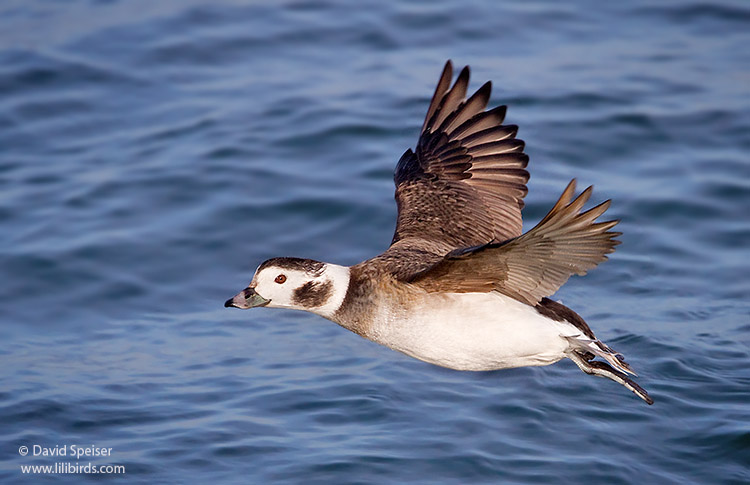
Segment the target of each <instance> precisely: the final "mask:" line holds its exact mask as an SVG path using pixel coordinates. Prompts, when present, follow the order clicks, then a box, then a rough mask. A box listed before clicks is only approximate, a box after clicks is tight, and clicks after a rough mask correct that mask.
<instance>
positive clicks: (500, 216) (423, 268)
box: [358, 61, 620, 306]
mask: <svg viewBox="0 0 750 485" xmlns="http://www.w3.org/2000/svg"><path fill="white" fill-rule="evenodd" d="M451 76H452V65H451V63H450V61H449V62H448V63H446V65H445V69H444V70H443V74H442V75H441V77H440V81H439V82H438V86H437V89H436V90H435V94H434V95H433V97H432V101H431V102H430V106H429V108H428V110H427V116H426V117H425V121H424V124H423V125H422V132H421V135H420V137H419V141H418V143H417V149H416V151H412V150H407V152H406V153H405V154H404V155H403V156H402V157H401V160H400V161H399V163H398V165H397V167H396V172H395V175H394V180H395V183H396V203H397V205H398V220H397V223H396V231H395V234H394V236H393V241H392V243H391V246H390V248H388V250H387V251H385V252H384V253H383V254H381V255H379V256H377V257H375V258H373V259H371V260H369V261H366V262H364V263H361V264H360V265H358V266H363V265H367V266H368V267H369V268H370V271H372V270H373V269H376V270H377V271H379V272H380V273H385V274H389V275H390V276H392V277H393V278H395V279H396V280H397V281H401V282H408V283H412V284H414V285H417V286H419V287H421V288H422V289H424V290H426V291H428V292H435V291H446V292H458V293H461V292H489V291H499V292H501V293H503V294H505V295H508V296H510V297H512V298H515V299H516V300H519V301H521V302H523V303H526V304H529V305H532V306H534V305H536V304H537V303H539V301H540V300H541V299H542V298H543V297H545V296H550V295H552V294H553V293H554V292H555V291H556V290H557V289H558V288H559V287H560V286H561V285H562V284H563V283H565V281H567V279H568V278H569V277H570V276H571V275H572V274H579V275H582V274H585V272H586V270H588V269H591V268H593V267H594V266H596V265H597V264H598V263H600V262H601V261H604V260H605V259H606V256H605V254H607V253H610V252H612V251H613V250H614V246H615V245H616V244H618V243H619V242H618V241H616V240H615V239H614V237H616V236H618V235H619V234H620V233H617V232H607V230H608V229H610V228H611V227H613V226H614V225H615V224H617V221H608V222H603V223H595V222H594V220H595V219H596V218H597V217H598V216H600V215H601V214H602V213H603V212H604V211H605V210H606V209H607V207H608V206H609V201H607V202H604V203H603V204H600V205H598V206H596V207H594V208H593V209H590V210H589V211H587V212H584V213H580V212H581V209H582V207H583V204H584V203H585V202H586V201H587V200H588V198H589V197H590V195H591V187H589V188H588V189H586V190H585V191H584V192H583V193H582V194H581V195H580V196H579V197H578V198H576V199H575V200H573V201H572V202H571V199H572V196H573V193H574V191H575V180H574V181H571V183H570V184H569V185H568V187H567V188H566V189H565V191H564V192H563V194H562V195H561V197H560V200H558V202H557V204H555V206H554V207H553V208H552V210H551V211H550V212H549V214H547V216H546V217H545V218H544V219H543V220H542V221H541V222H540V223H539V224H538V225H537V226H536V227H535V228H534V229H532V230H531V231H529V232H527V233H526V234H523V235H522V222H521V209H522V208H523V197H524V196H525V195H526V192H527V189H526V182H527V181H528V178H529V174H528V172H527V171H526V170H525V167H526V165H527V163H528V156H526V154H524V153H523V147H524V143H523V141H521V140H518V139H516V138H515V135H516V132H517V130H518V129H517V127H516V126H514V125H502V122H503V120H504V118H505V111H506V108H505V106H499V107H497V108H493V109H491V110H489V111H485V108H486V106H487V102H488V100H489V97H490V91H491V85H490V83H486V84H484V85H483V86H482V87H481V88H480V89H479V90H478V91H477V92H476V93H474V94H473V95H472V96H471V97H469V99H465V97H466V92H467V86H468V82H469V69H468V67H465V68H464V69H463V70H462V71H461V73H460V74H459V76H458V79H457V80H456V82H455V84H454V85H453V87H450V80H451Z"/></svg>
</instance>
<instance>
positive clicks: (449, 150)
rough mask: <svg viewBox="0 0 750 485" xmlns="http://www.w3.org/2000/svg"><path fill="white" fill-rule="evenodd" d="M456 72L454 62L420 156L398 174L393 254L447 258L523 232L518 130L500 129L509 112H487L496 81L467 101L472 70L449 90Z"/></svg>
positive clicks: (433, 106) (404, 160)
mask: <svg viewBox="0 0 750 485" xmlns="http://www.w3.org/2000/svg"><path fill="white" fill-rule="evenodd" d="M452 72H453V68H452V64H451V62H450V61H448V62H447V63H446V65H445V69H444V70H443V74H442V76H441V77H440V81H439V82H438V85H437V89H436V90H435V94H434V95H433V97H432V101H431V103H430V107H429V109H428V110H427V116H426V117H425V121H424V124H423V126H422V133H421V135H420V137H419V142H418V144H417V148H416V151H412V150H411V149H410V150H407V152H406V153H404V155H403V156H402V157H401V160H400V161H399V162H398V166H397V167H396V172H395V174H394V181H395V183H396V202H397V204H398V221H397V224H396V232H395V234H394V236H393V241H392V242H391V245H392V247H393V246H397V247H396V248H394V249H401V248H411V249H414V248H419V249H420V250H423V251H426V252H429V253H432V254H439V255H441V256H442V255H444V254H446V253H447V252H449V251H452V250H454V249H458V248H465V247H470V246H477V245H481V244H487V243H497V242H502V241H506V240H508V239H511V238H514V237H517V236H520V235H521V232H522V224H521V209H522V207H523V198H524V196H525V195H526V193H527V189H526V182H527V181H528V179H529V173H528V172H527V171H526V170H525V167H526V165H527V164H528V160H529V158H528V156H527V155H526V154H524V153H523V148H524V143H523V141H521V140H518V139H516V138H515V136H516V133H517V131H518V127H517V126H514V125H503V124H502V122H503V120H504V118H505V110H506V107H505V106H498V107H496V108H493V109H491V110H488V111H485V108H486V106H487V102H488V101H489V98H490V91H491V89H492V85H491V83H490V82H487V83H486V84H484V85H483V86H482V87H481V88H479V90H478V91H477V92H476V93H474V94H473V95H472V96H471V97H469V98H468V99H466V89H467V86H468V84H469V68H468V67H464V68H463V70H462V71H461V73H460V74H459V75H458V79H457V80H456V82H455V84H454V85H453V87H450V81H451V78H452V77H453V74H452Z"/></svg>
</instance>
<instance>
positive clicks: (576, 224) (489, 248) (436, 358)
mask: <svg viewBox="0 0 750 485" xmlns="http://www.w3.org/2000/svg"><path fill="white" fill-rule="evenodd" d="M452 77H453V69H452V65H451V62H450V61H448V62H447V63H446V65H445V68H444V70H443V74H442V75H441V76H440V81H439V82H438V85H437V89H436V90H435V94H434V95H433V97H432V101H431V102H430V106H429V108H428V110H427V116H426V117H425V121H424V124H423V125H422V131H421V135H420V137H419V141H418V142H417V148H416V150H415V151H412V150H411V149H409V150H407V151H406V153H404V155H403V156H402V157H401V159H400V160H399V162H398V165H397V166H396V171H395V174H394V180H395V183H396V203H397V205H398V220H397V222H396V232H395V234H394V236H393V241H392V242H391V246H390V247H389V248H388V250H387V251H385V252H384V253H383V254H381V255H379V256H376V257H374V258H372V259H369V260H367V261H364V262H362V263H359V264H357V265H354V266H351V267H346V266H339V265H336V264H332V263H322V262H318V261H313V260H310V259H300V258H273V259H269V260H268V261H265V262H264V263H262V264H261V265H260V266H259V267H258V269H257V270H256V271H255V275H254V276H253V279H252V281H251V282H250V285H249V286H248V287H247V288H245V289H244V290H242V291H241V292H240V293H239V294H237V295H236V296H235V297H234V298H231V299H229V300H227V302H226V303H225V304H224V306H227V307H230V306H232V307H236V308H253V307H262V306H266V307H271V308H292V309H297V310H305V311H308V312H312V313H316V314H318V315H320V316H322V317H325V318H327V319H329V320H332V321H334V322H336V323H338V324H339V325H341V326H342V327H344V328H346V329H349V330H351V331H352V332H354V333H357V334H359V335H361V336H362V337H365V338H367V339H370V340H373V341H375V342H378V343H380V344H382V345H385V346H386V347H390V348H392V349H394V350H398V351H400V352H403V353H404V354H407V355H410V356H412V357H415V358H417V359H420V360H422V361H425V362H429V363H431V364H436V365H439V366H443V367H448V368H450V369H457V370H472V371H486V370H495V369H505V368H509V367H522V366H537V365H549V364H552V363H555V362H557V361H559V360H561V359H563V358H565V357H567V358H569V359H570V360H572V361H573V362H575V363H576V365H577V366H578V367H579V368H580V369H581V370H582V371H583V372H585V373H587V374H591V375H595V376H600V377H607V378H609V379H612V380H613V381H615V382H619V383H620V384H622V385H623V386H625V387H627V388H628V389H630V390H631V391H633V392H634V393H635V394H636V395H637V396H638V397H640V398H641V399H643V400H644V401H646V402H647V403H648V404H652V403H653V400H652V399H651V397H649V395H648V393H647V392H646V391H645V390H644V389H643V388H641V387H640V386H639V385H638V384H636V383H635V382H634V381H633V380H632V379H631V378H630V377H628V374H633V375H634V373H633V371H632V370H631V369H630V367H629V366H628V364H626V363H625V360H624V359H623V357H622V356H621V355H620V354H618V353H616V352H615V351H613V350H612V349H611V348H609V347H608V346H607V345H606V344H604V343H603V342H601V341H600V340H598V339H597V338H596V337H595V336H594V332H592V331H591V328H589V326H588V325H587V324H586V322H584V320H583V319H582V318H581V317H580V316H579V315H578V314H577V313H575V312H574V311H573V310H571V309H569V308H567V307H566V306H564V305H562V304H560V303H557V302H555V301H553V300H550V299H549V298H548V297H549V296H551V295H552V294H553V293H555V292H556V291H557V289H558V288H560V286H562V285H563V284H564V283H565V282H566V281H567V280H568V278H569V277H570V276H571V275H573V274H578V275H584V274H586V271H587V270H590V269H592V268H594V267H595V266H596V265H597V264H599V263H601V262H602V261H604V260H605V259H607V257H606V256H605V255H606V254H608V253H611V252H613V251H614V249H615V246H616V245H617V244H619V241H617V240H616V239H615V237H617V236H619V235H620V234H621V233H619V232H612V231H609V229H611V228H612V227H613V226H615V224H617V223H618V222H619V221H616V220H613V221H606V222H595V220H596V218H597V217H599V216H601V215H602V214H603V213H604V211H606V210H607V208H608V207H609V203H610V201H609V200H608V201H605V202H603V203H601V204H599V205H597V206H596V207H594V208H592V209H589V210H587V211H586V212H581V209H582V207H583V205H584V204H585V203H586V201H587V200H588V199H589V197H590V196H591V189H592V188H591V187H589V188H587V189H586V190H584V191H583V192H582V193H581V194H580V195H578V197H576V198H573V195H574V192H575V187H576V185H575V179H574V180H572V181H571V182H570V183H569V184H568V186H567V187H566V188H565V190H564V191H563V193H562V195H561V196H560V199H559V200H558V201H557V203H556V204H555V205H554V207H552V210H550V211H549V213H548V214H547V215H546V216H545V217H544V218H543V219H542V220H541V221H540V222H539V224H537V225H536V226H535V227H534V228H533V229H531V230H530V231H528V232H527V233H525V234H523V233H522V225H521V209H522V208H523V205H524V204H523V198H524V196H525V195H526V193H527V191H528V190H527V188H526V182H527V181H528V179H529V173H528V172H527V171H526V170H525V168H526V165H527V163H528V160H529V157H528V156H527V155H526V154H524V153H523V149H524V142H523V141H521V140H519V139H517V138H516V133H517V131H518V127H517V126H514V125H503V124H502V123H503V120H504V118H505V111H506V107H505V106H498V107H496V108H493V109H490V110H487V111H485V108H486V107H487V102H488V100H489V98H490V91H491V83H490V82H487V83H486V84H484V85H483V86H482V87H481V88H479V90H478V91H477V92H476V93H474V94H473V95H472V96H471V97H469V98H468V99H466V89H467V86H468V83H469V68H468V67H464V69H463V70H462V71H461V73H460V74H459V75H458V78H457V80H456V82H455V84H453V86H452V87H451V86H450V82H451V79H452ZM596 357H599V358H601V359H603V360H594V359H595V358H596Z"/></svg>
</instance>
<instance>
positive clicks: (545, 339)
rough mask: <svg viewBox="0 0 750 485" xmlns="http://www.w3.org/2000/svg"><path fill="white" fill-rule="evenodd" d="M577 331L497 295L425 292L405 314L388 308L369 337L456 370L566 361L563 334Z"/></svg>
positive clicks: (500, 367)
mask: <svg viewBox="0 0 750 485" xmlns="http://www.w3.org/2000/svg"><path fill="white" fill-rule="evenodd" d="M580 335H581V332H580V331H579V330H578V329H577V328H575V327H574V326H573V325H571V324H569V323H566V322H555V321H553V320H550V319H549V318H546V317H543V316H542V315H540V314H539V313H538V312H537V311H536V310H535V309H534V308H532V307H529V306H528V305H525V304H523V303H520V302H518V301H516V300H514V299H512V298H509V297H506V296H504V295H502V294H500V293H452V294H429V295H425V299H424V300H423V301H422V302H420V303H419V304H418V305H416V307H411V308H410V309H409V310H408V311H405V310H403V309H397V308H391V309H389V310H387V311H385V312H383V313H382V317H381V318H379V319H378V321H377V322H375V324H374V325H373V328H372V335H371V338H372V339H373V340H375V341H376V342H378V343H381V344H383V345H385V346H387V347H390V348H392V349H394V350H398V351H400V352H403V353H405V354H407V355H410V356H412V357H415V358H417V359H420V360H423V361H425V362H429V363H432V364H436V365H440V366H443V367H449V368H451V369H457V370H494V369H504V368H508V367H523V366H535V365H548V364H552V363H554V362H557V361H558V360H560V359H562V358H564V357H565V350H567V349H568V347H569V344H568V341H567V340H566V339H565V338H564V336H580Z"/></svg>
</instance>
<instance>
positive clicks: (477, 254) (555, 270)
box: [408, 179, 621, 305]
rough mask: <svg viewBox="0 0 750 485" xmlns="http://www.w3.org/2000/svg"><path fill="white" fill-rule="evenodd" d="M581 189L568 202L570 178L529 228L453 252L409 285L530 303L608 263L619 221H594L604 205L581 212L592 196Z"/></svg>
mask: <svg viewBox="0 0 750 485" xmlns="http://www.w3.org/2000/svg"><path fill="white" fill-rule="evenodd" d="M591 190H592V188H591V187H589V188H587V189H586V190H584V191H583V192H582V193H581V195H579V196H578V197H577V198H576V199H575V200H573V201H572V202H571V198H572V196H573V193H574V192H575V179H574V180H572V181H571V182H570V184H568V187H567V188H566V189H565V191H563V193H562V195H561V196H560V200H558V201H557V203H556V204H555V206H554V207H553V208H552V210H550V212H549V213H548V214H547V215H546V216H545V217H544V219H542V220H541V222H539V224H537V225H536V227H534V228H533V229H532V230H530V231H529V232H527V233H526V234H524V235H522V236H520V237H518V238H515V239H512V240H510V241H507V242H504V243H490V244H485V245H483V246H479V247H474V248H469V249H463V250H456V251H453V252H452V253H450V254H448V255H447V256H446V257H445V258H443V259H442V260H441V261H440V262H439V263H437V264H435V265H433V266H432V267H430V268H427V269H425V270H423V271H421V272H419V273H416V274H415V275H413V276H412V277H411V278H410V279H409V280H408V281H409V282H411V283H413V284H415V285H417V286H420V287H422V288H424V289H425V290H426V291H429V292H435V291H441V292H458V293H468V292H489V291H499V292H500V293H503V294H505V295H508V296H510V297H512V298H515V299H516V300H518V301H521V302H524V303H527V304H529V305H536V304H537V303H538V302H539V301H540V300H541V299H542V298H543V297H545V296H550V295H552V294H553V293H554V292H556V291H557V289H558V288H560V286H562V285H563V284H564V283H565V282H566V281H567V280H568V278H570V276H572V275H573V274H578V275H584V274H586V271H587V270H589V269H591V268H593V267H595V266H596V265H598V264H599V263H601V262H602V261H604V260H606V259H607V256H606V254H608V253H611V252H613V251H614V250H615V246H616V245H618V244H620V241H617V240H616V239H614V238H615V237H617V236H619V235H620V234H621V233H619V232H609V229H611V228H612V227H614V226H615V225H616V224H617V223H618V222H619V221H607V222H598V223H597V222H594V220H595V219H596V218H597V217H599V216H600V215H602V214H603V213H604V211H606V210H607V208H608V207H609V202H610V201H606V202H603V203H601V204H599V205H597V206H596V207H594V208H592V209H589V210H588V211H586V212H583V213H581V208H582V207H583V205H584V204H585V203H586V201H587V200H588V199H589V197H590V196H591Z"/></svg>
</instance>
